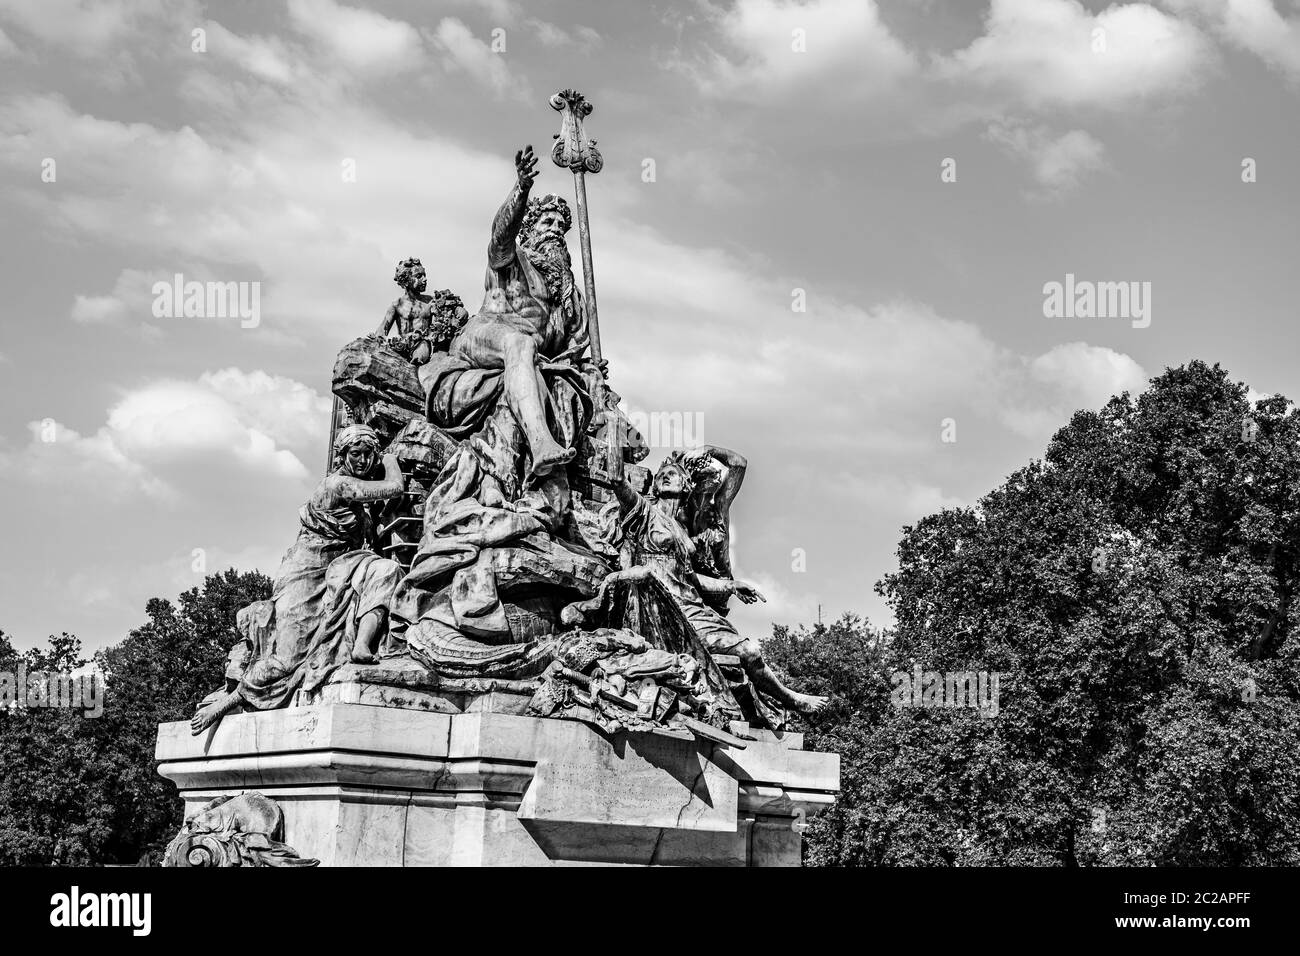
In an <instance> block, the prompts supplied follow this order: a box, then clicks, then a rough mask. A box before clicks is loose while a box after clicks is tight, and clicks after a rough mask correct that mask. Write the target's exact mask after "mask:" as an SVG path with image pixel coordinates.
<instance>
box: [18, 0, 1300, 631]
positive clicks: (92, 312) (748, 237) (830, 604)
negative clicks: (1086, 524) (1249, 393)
mask: <svg viewBox="0 0 1300 956" xmlns="http://www.w3.org/2000/svg"><path fill="white" fill-rule="evenodd" d="M196 30H197V31H202V32H201V33H197V34H196V32H195V31H196ZM0 77H2V82H0V221H2V222H3V234H2V238H0V282H2V283H3V289H4V293H5V294H4V296H3V299H2V300H0V310H2V311H0V315H2V321H0V489H3V495H2V496H0V509H2V511H0V528H2V529H3V531H2V532H0V534H3V540H4V542H5V545H6V546H5V547H4V549H3V554H2V555H0V628H3V629H4V630H5V631H6V632H8V633H9V634H10V636H11V637H12V638H13V640H14V641H15V643H16V644H17V645H19V646H22V647H25V646H30V645H31V644H33V643H36V642H38V641H42V640H44V638H45V635H47V634H49V633H51V632H58V631H63V630H67V631H71V632H74V633H76V634H78V635H79V636H80V637H81V638H82V639H83V641H85V643H86V644H87V645H88V646H89V647H91V648H95V647H99V646H102V645H104V644H106V643H109V642H112V641H116V640H119V639H120V638H121V637H123V636H124V635H125V633H126V632H127V630H128V629H129V628H130V627H132V626H134V625H136V624H138V623H140V622H141V621H142V620H143V618H144V613H143V609H144V602H145V601H146V600H147V599H148V598H149V597H151V596H155V595H158V596H170V597H174V596H175V594H176V593H177V592H178V591H180V590H182V589H184V588H187V587H190V586H192V585H194V584H195V583H198V582H199V581H200V580H201V578H202V574H201V573H200V572H201V571H202V570H204V569H206V570H207V571H209V572H211V571H216V570H220V569H222V568H224V567H227V566H229V565H231V564H234V565H236V566H239V567H241V568H251V567H258V568H261V569H263V570H265V571H267V572H269V573H273V572H274V570H275V567H276V565H277V564H278V559H279V556H280V554H281V553H283V551H284V549H285V548H286V547H287V546H288V545H289V543H290V542H291V541H292V539H293V536H294V534H295V532H296V510H297V508H298V506H299V505H300V504H301V503H302V502H303V501H304V500H305V499H306V497H307V496H308V495H309V494H310V492H311V489H312V487H313V484H314V483H315V482H316V481H318V480H319V477H320V475H321V473H322V470H323V465H324V461H323V459H324V456H325V442H326V421H327V414H328V408H329V404H328V391H329V373H330V368H331V365H332V361H333V357H334V354H335V352H336V351H337V349H338V348H339V346H340V345H342V344H343V343H344V342H346V341H348V340H350V339H351V338H354V337H356V336H357V335H359V334H362V333H364V332H367V331H370V330H371V329H372V328H373V327H374V326H375V325H376V324H377V323H378V320H379V319H380V317H381V316H382V315H383V312H384V310H385V308H386V307H387V305H388V303H389V302H390V301H391V300H392V298H393V297H394V296H395V295H396V293H397V289H396V287H395V286H394V285H393V284H392V281H391V276H392V272H393V266H394V264H395V263H396V261H397V260H398V259H400V258H402V257H404V256H409V255H415V256H419V257H420V258H422V259H423V260H424V262H425V264H426V265H427V266H428V267H429V271H430V274H431V283H430V284H431V287H433V288H443V287H450V288H452V289H453V290H455V291H456V292H458V293H459V294H460V295H461V296H463V297H464V299H465V300H466V302H467V304H469V305H470V306H471V308H472V307H473V306H475V305H477V303H478V302H479V301H480V298H481V292H480V291H479V290H480V289H481V283H482V274H483V268H484V258H485V246H486V239H487V234H488V224H489V222H490V220H491V217H492V215H493V213H494V211H495V209H496V206H497V204H498V203H499V202H500V201H501V199H502V198H504V196H505V194H506V192H507V190H508V189H509V187H510V184H511V182H512V178H513V169H512V165H511V157H512V155H513V153H514V151H515V150H516V149H517V148H519V147H520V146H522V145H524V144H525V143H532V144H534V145H536V146H537V147H538V148H539V151H542V150H544V148H545V147H546V146H548V145H549V143H550V141H551V136H552V134H553V133H554V132H555V131H556V130H557V129H558V114H556V113H554V112H553V111H552V110H551V109H550V108H549V106H548V105H547V102H546V99H547V97H548V96H549V94H550V93H552V92H553V91H555V90H557V89H561V88H564V87H570V86H571V87H576V88H578V89H580V90H582V91H583V92H584V93H585V94H586V95H587V96H588V98H589V99H590V100H591V101H592V102H593V103H594V104H595V107H596V109H595V112H594V113H593V114H592V116H591V117H590V119H589V120H588V132H589V134H590V135H591V136H593V137H595V138H596V139H597V140H598V141H599V143H600V147H601V149H602V151H603V153H604V157H605V168H604V170H603V171H602V172H601V173H600V174H599V175H598V176H596V177H594V178H593V179H592V180H591V182H590V184H589V194H590V199H591V205H592V231H593V235H594V245H595V256H596V269H597V279H598V291H599V300H600V306H601V324H602V334H603V338H604V340H605V344H606V352H607V353H608V357H609V359H610V364H611V381H612V383H613V384H614V386H615V387H616V388H617V389H618V390H619V391H620V392H622V394H623V395H624V397H625V399H626V401H627V404H628V405H629V406H630V408H631V409H633V410H634V411H640V412H643V413H645V414H648V415H657V416H659V420H661V421H671V420H673V417H674V416H676V415H680V416H682V420H684V421H685V422H687V423H689V424H690V428H689V429H688V431H687V434H686V436H685V437H686V438H687V439H690V440H700V439H702V440H703V441H706V442H709V443H715V444H721V445H726V446H729V447H732V448H735V449H736V450H738V451H740V452H742V453H743V454H745V455H747V456H748V458H749V459H750V465H751V468H750V474H749V477H748V479H747V481H746V484H745V487H744V490H743V491H742V493H741V496H740V499H739V500H738V502H737V506H736V509H735V511H734V512H733V517H734V519H735V524H736V534H735V541H734V544H735V551H736V563H737V571H738V573H739V574H740V575H741V576H743V577H745V578H747V579H749V580H752V581H754V582H756V583H757V584H758V586H759V587H760V588H761V589H763V590H764V591H765V592H766V593H767V595H768V597H769V603H768V604H766V605H760V606H759V607H758V608H757V609H744V610H743V611H741V612H739V613H738V616H737V619H738V620H739V621H741V622H742V623H743V624H744V625H745V626H746V627H747V628H750V629H751V630H752V631H753V632H755V633H759V634H762V633H766V632H767V630H768V629H769V626H770V622H771V621H773V620H776V621H780V622H786V623H796V622H801V621H809V620H813V619H815V618H816V615H817V609H818V606H819V605H820V606H821V607H822V609H823V613H824V614H825V615H827V616H834V615H838V614H839V613H840V612H842V611H844V610H854V611H859V612H864V613H866V614H868V615H869V616H870V617H871V618H872V620H873V621H876V622H881V623H884V622H886V621H887V620H888V612H887V609H886V608H884V607H883V606H882V604H881V602H880V599H879V598H877V597H876V596H875V595H874V594H873V593H872V585H873V584H874V582H875V581H876V580H878V579H879V578H880V576H881V575H882V574H883V573H884V572H886V571H888V570H889V569H890V567H891V566H892V563H893V554H894V548H895V546H896V544H897V541H898V537H899V530H900V528H901V527H902V526H903V525H905V524H908V523H910V522H913V521H915V520H916V519H918V518H919V517H921V516H922V515H924V514H926V513H928V512H931V511H934V510H937V509H939V508H942V507H946V506H954V505H961V504H970V503H973V502H974V501H975V500H977V499H978V497H979V496H980V495H981V494H983V493H984V492H986V491H987V490H989V489H990V488H992V487H993V486H995V485H996V484H998V483H999V482H1000V481H1001V480H1002V479H1003V478H1004V477H1005V476H1006V475H1007V474H1008V473H1010V472H1011V471H1013V470H1014V469H1016V468H1018V467H1020V466H1022V465H1023V464H1025V463H1026V462H1028V461H1029V460H1030V459H1032V458H1034V457H1036V456H1038V455H1041V453H1042V450H1043V448H1044V446H1045V443H1046V441H1047V440H1048V439H1049V437H1050V436H1051V434H1052V432H1053V431H1054V429H1056V428H1057V427H1059V426H1060V425H1061V424H1062V423H1064V421H1065V420H1066V419H1067V418H1068V417H1069V415H1070V413H1071V411H1072V410H1074V409H1076V408H1080V407H1089V406H1097V405H1100V404H1101V403H1103V402H1104V401H1105V399H1106V398H1107V397H1108V396H1109V395H1111V394H1112V393H1115V392H1118V391H1121V390H1123V389H1130V390H1137V389H1140V388H1142V386H1143V383H1144V382H1145V381H1146V379H1147V378H1148V377H1149V376H1150V375H1152V374H1156V373H1158V372H1159V371H1161V370H1162V369H1163V368H1164V367H1165V366H1167V365H1176V364H1180V363H1183V362H1185V361H1187V360H1189V359H1192V358H1203V359H1206V360H1210V361H1219V362H1221V363H1223V364H1224V365H1225V366H1226V367H1227V368H1228V369H1229V370H1230V371H1231V372H1232V373H1233V374H1234V375H1235V376H1236V377H1237V378H1239V379H1242V380H1245V381H1247V382H1248V383H1250V384H1251V386H1252V387H1253V388H1255V389H1256V390H1257V391H1259V392H1283V393H1285V394H1288V395H1292V396H1294V395H1296V394H1300V370H1297V369H1296V367H1295V362H1294V349H1293V348H1292V347H1291V346H1292V343H1293V342H1294V341H1295V336H1294V332H1293V329H1292V323H1293V322H1294V321H1295V319H1296V310H1295V307H1294V303H1295V301H1296V292H1295V285H1294V281H1295V278H1296V262H1297V258H1298V256H1297V253H1298V252H1300V231H1298V230H1297V228H1296V224H1295V214H1296V210H1297V209H1298V208H1300V187H1298V186H1297V182H1296V175H1295V173H1294V169H1295V168H1296V163H1297V159H1298V158H1300V109H1298V108H1297V107H1298V106H1300V2H1297V0H1153V2H1151V3H1115V4H1106V3H1101V2H1093V0H1087V2H1080V0H991V2H976V0H961V2H958V0H950V2H939V0H875V2H872V0H804V2H799V0H729V2H706V0H651V2H636V3H632V2H622V3H609V2H605V3H594V2H586V3H575V2H569V0H536V2H534V0H529V2H527V3H524V2H519V0H473V2H471V0H441V2H435V0H391V2H382V3H381V2H371V3H368V4H366V5H365V6H362V5H361V4H360V3H359V2H357V0H347V2H336V0H287V2H256V3H255V2H251V0H227V2H221V3H217V2H208V3H203V2H199V0H0ZM648 161H653V162H648ZM542 166H543V172H542V178H541V180H540V184H539V185H540V186H541V188H543V189H545V190H548V191H557V192H564V193H566V194H571V190H572V184H571V179H570V177H569V175H568V173H567V172H563V171H561V170H559V169H557V168H556V167H554V166H553V165H552V164H551V163H550V161H549V160H548V159H545V158H544V159H543V163H542ZM347 170H354V171H355V175H354V176H349V175H346V174H345V172H346V171H347ZM1251 171H1253V176H1252V175H1251V174H1250V172H1251ZM1243 178H1245V179H1251V178H1253V179H1254V180H1255V181H1253V182H1245V181H1243ZM575 241H576V239H575ZM177 273H180V274H182V275H184V276H185V277H186V278H187V279H196V280H200V281H220V282H250V283H251V282H257V283H260V290H261V291H260V295H261V299H260V321H259V322H258V323H257V324H256V326H255V327H245V325H248V324H249V323H242V322H241V321H240V320H239V319H238V318H221V317H209V318H199V317H191V318H168V317H163V318H158V317H155V315H154V310H153V294H152V291H151V290H152V286H153V284H154V283H155V282H157V281H160V280H163V281H168V280H170V278H171V277H172V276H173V275H175V274H177ZM1067 274H1072V275H1074V276H1075V277H1076V280H1078V281H1094V282H1136V283H1150V286H1149V288H1150V290H1151V292H1150V296H1151V297H1150V303H1149V308H1150V314H1149V318H1150V324H1149V325H1147V326H1146V327H1145V328H1141V327H1135V321H1133V320H1131V319H1130V318H1129V317H1126V316H1122V315H1121V316H1117V317H1074V318H1063V317H1048V316H1045V314H1044V299H1045V295H1044V286H1045V285H1046V284H1047V283H1051V282H1064V281H1065V277H1066V275H1067ZM799 290H802V291H799ZM800 302H803V303H804V306H805V307H804V309H803V310H802V311H800V310H799V308H798V307H799V304H800ZM1138 324H1140V323H1138ZM948 419H950V420H951V422H949V423H948V429H947V437H948V438H953V437H955V439H956V440H955V441H944V437H945V420H948ZM660 438H661V442H660V444H661V445H665V444H671V439H672V436H671V435H664V434H662V433H661V435H660ZM667 450H668V449H667V448H665V447H660V448H657V449H656V453H655V458H654V459H652V460H657V459H658V458H661V457H662V455H663V454H664V453H666V451H667ZM801 556H802V560H800V557H801ZM800 568H802V570H800Z"/></svg>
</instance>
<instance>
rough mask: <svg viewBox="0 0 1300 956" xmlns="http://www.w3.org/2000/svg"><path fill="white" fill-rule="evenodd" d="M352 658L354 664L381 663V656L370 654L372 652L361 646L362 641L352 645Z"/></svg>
mask: <svg viewBox="0 0 1300 956" xmlns="http://www.w3.org/2000/svg"><path fill="white" fill-rule="evenodd" d="M350 656H351V658H352V663H353V664H378V663H379V655H377V654H372V653H370V651H368V650H367V649H366V648H364V647H363V646H362V645H361V642H360V641H358V642H357V643H356V644H353V645H352V654H351V655H350Z"/></svg>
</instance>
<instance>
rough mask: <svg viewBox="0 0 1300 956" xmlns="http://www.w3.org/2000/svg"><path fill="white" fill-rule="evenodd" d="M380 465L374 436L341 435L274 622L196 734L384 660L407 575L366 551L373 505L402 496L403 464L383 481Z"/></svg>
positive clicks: (291, 556) (200, 719) (291, 558)
mask: <svg viewBox="0 0 1300 956" xmlns="http://www.w3.org/2000/svg"><path fill="white" fill-rule="evenodd" d="M378 458H379V437H378V436H377V435H376V434H375V432H374V430H373V429H371V428H368V427H367V426H365V425H350V426H348V427H347V428H345V429H343V430H342V431H341V432H339V434H338V437H337V438H336V439H335V444H334V461H333V467H332V468H331V469H330V473H329V474H328V475H326V476H325V479H324V480H323V481H322V482H321V483H320V485H319V486H318V487H317V488H316V491H315V492H314V493H313V494H312V496H311V499H310V500H309V501H308V502H307V503H306V504H305V505H303V506H302V508H301V509H300V510H299V512H298V518H299V521H300V527H299V530H298V539H297V540H296V541H295V542H294V543H293V547H291V548H290V549H289V550H288V551H287V552H286V553H285V556H284V559H283V560H282V561H281V563H280V570H279V572H278V573H277V574H276V578H275V590H274V591H273V593H272V595H271V603H272V605H273V606H274V616H273V618H272V619H271V620H270V622H269V625H267V624H264V626H262V627H261V628H253V630H254V633H252V634H250V640H251V642H252V645H253V647H252V653H251V656H250V658H251V659H250V662H249V665H248V667H247V668H246V669H245V670H244V672H243V674H242V675H241V676H240V678H239V681H238V684H237V686H235V688H234V689H233V690H230V691H221V692H218V693H216V694H213V695H210V696H209V697H208V698H207V699H206V700H205V701H203V703H202V704H200V705H199V708H198V711H197V712H196V713H195V715H194V718H193V719H192V720H191V722H190V727H191V730H192V731H193V732H194V733H196V734H197V733H201V732H202V731H203V730H204V729H205V728H207V727H209V726H211V725H212V724H213V723H214V722H215V721H217V720H219V719H220V718H221V717H222V716H223V715H224V714H227V713H230V712H231V711H233V710H236V709H241V708H242V709H255V710H270V709H273V708H276V707H283V706H285V705H286V704H287V703H288V702H289V700H290V698H291V697H292V696H293V694H294V693H295V692H296V691H298V690H299V689H305V690H312V689H314V688H315V687H318V686H320V685H321V684H322V683H324V681H325V680H326V678H328V677H329V675H330V674H331V673H332V672H333V671H334V670H335V668H337V667H338V666H340V665H341V664H345V663H347V662H348V661H349V660H350V661H352V662H355V663H359V664H366V663H374V662H375V661H376V660H377V658H376V657H375V651H376V649H377V648H378V644H379V638H380V637H381V636H382V634H383V632H384V629H385V627H386V626H387V624H388V602H389V599H390V598H391V597H392V594H393V590H394V589H395V588H396V586H397V582H398V580H399V579H400V578H401V575H402V569H401V566H400V565H398V564H397V563H396V562H395V561H392V560H389V559H388V558H383V557H380V556H379V555H378V554H376V553H375V552H374V551H372V550H369V547H370V545H371V541H372V538H373V532H372V529H371V527H370V515H369V510H368V507H367V506H368V505H369V504H370V503H371V502H376V501H384V500H386V499H388V498H393V497H395V496H397V495H399V494H401V493H402V491H403V489H404V482H403V479H402V469H401V467H400V466H399V465H398V463H397V459H396V458H394V457H393V456H392V455H385V456H384V458H383V477H382V478H379V477H377V476H376V475H375V474H374V473H375V471H376V466H377V465H378V463H379V462H378Z"/></svg>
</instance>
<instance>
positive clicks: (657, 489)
mask: <svg viewBox="0 0 1300 956" xmlns="http://www.w3.org/2000/svg"><path fill="white" fill-rule="evenodd" d="M721 452H722V450H718V454H721ZM704 457H705V456H692V457H691V458H687V457H686V456H684V455H682V453H681V452H674V453H673V454H672V455H670V456H669V457H668V459H667V460H666V461H664V463H663V464H662V465H660V466H659V470H658V471H657V472H655V476H654V483H653V485H652V487H651V494H650V495H649V496H645V495H641V494H639V493H637V491H636V490H635V489H634V488H633V487H632V486H631V485H630V484H629V483H628V482H627V480H626V479H622V480H620V481H619V482H618V483H617V484H616V485H615V486H614V493H615V496H616V497H617V498H618V503H619V513H620V514H621V516H622V532H623V544H622V549H621V553H620V557H619V563H620V565H621V566H622V567H623V568H624V569H625V570H624V572H622V573H621V574H622V576H627V577H630V578H631V577H635V575H636V574H638V573H649V574H652V575H653V576H654V577H655V578H656V579H657V580H658V581H659V582H660V583H661V584H663V585H664V587H666V588H667V590H668V593H669V594H670V595H672V599H673V603H674V604H676V605H677V608H678V610H680V611H681V612H682V615H683V616H684V617H685V618H686V621H687V623H688V624H689V625H690V626H691V628H692V629H694V631H695V633H696V635H697V636H698V637H699V639H700V640H701V642H703V644H704V646H705V647H707V648H708V649H709V650H710V651H711V652H713V653H715V654H734V655H736V656H738V657H739V658H740V664H741V666H742V667H743V668H744V670H745V673H746V675H748V677H749V679H750V681H751V682H752V683H753V685H754V687H755V688H756V689H757V690H758V691H759V692H761V693H762V694H765V695H767V696H769V697H771V698H772V699H774V700H775V701H777V702H778V703H779V704H781V705H782V706H783V707H788V708H790V709H791V710H794V711H797V712H798V713H801V714H805V715H807V714H813V713H816V712H817V711H819V710H821V709H822V708H823V707H824V706H826V698H825V697H816V696H813V695H811V694H800V693H798V692H796V691H793V690H791V689H790V688H788V687H786V686H785V685H784V684H782V683H781V681H780V679H779V678H778V677H777V676H776V674H775V673H773V672H772V669H771V668H770V667H768V665H767V662H766V661H764V660H763V653H762V650H761V649H760V648H759V646H758V642H757V641H755V640H754V639H753V638H751V637H745V636H743V635H742V634H740V633H739V632H738V631H737V630H736V628H735V625H733V624H732V623H731V622H730V621H728V620H727V619H726V618H725V617H723V616H722V615H721V614H719V613H718V612H717V611H716V610H715V607H717V606H718V605H719V604H721V605H722V606H724V607H725V603H726V599H727V598H728V597H730V596H731V595H733V594H734V595H736V596H737V597H739V598H740V599H741V600H742V601H744V602H745V603H752V602H753V601H758V600H763V596H762V595H761V594H759V593H758V590H757V589H756V588H755V587H754V586H753V585H751V584H745V583H744V582H742V581H737V580H735V579H733V578H731V577H726V578H715V577H712V576H711V575H709V574H706V573H704V572H702V571H699V570H697V564H696V562H695V561H694V553H695V549H696V544H695V542H693V541H692V540H691V536H690V534H689V533H688V531H687V529H686V527H685V526H684V522H685V521H686V504H687V502H688V501H689V500H690V498H691V495H692V493H693V491H694V490H695V483H694V480H693V479H692V475H691V467H692V466H695V468H696V469H697V470H698V469H699V468H700V467H701V466H702V465H703V464H704V461H703V458H704ZM707 457H710V458H716V457H717V455H715V454H714V451H713V450H709V451H708V452H707ZM733 495H734V489H733ZM728 503H729V502H728ZM634 569H635V570H634ZM710 605H713V606H710Z"/></svg>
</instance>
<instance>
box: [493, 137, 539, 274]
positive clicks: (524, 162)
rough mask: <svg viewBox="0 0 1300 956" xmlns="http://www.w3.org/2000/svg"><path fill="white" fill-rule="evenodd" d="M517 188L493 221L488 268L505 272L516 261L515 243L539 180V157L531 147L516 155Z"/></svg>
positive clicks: (512, 191)
mask: <svg viewBox="0 0 1300 956" xmlns="http://www.w3.org/2000/svg"><path fill="white" fill-rule="evenodd" d="M515 176H516V179H515V185H514V186H513V187H512V188H511V190H510V195H509V196H507V197H506V201H505V202H503V203H502V204H501V208H500V209H498V210H497V214H496V218H494V219H493V220H492V239H491V240H490V241H489V242H488V266H489V267H490V268H492V269H504V268H506V267H507V266H508V265H510V263H511V262H513V261H514V258H515V239H516V238H517V237H518V236H519V227H520V226H521V225H523V222H524V213H525V212H526V211H527V210H528V193H529V190H531V189H532V188H533V180H534V179H536V178H537V156H536V155H535V154H534V153H533V148H532V147H531V146H525V147H524V148H523V149H521V150H520V151H519V152H517V153H515Z"/></svg>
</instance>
